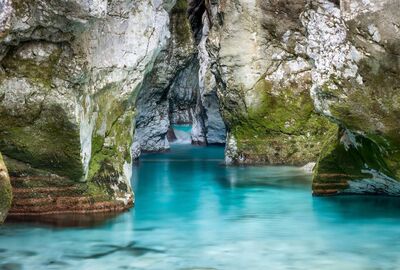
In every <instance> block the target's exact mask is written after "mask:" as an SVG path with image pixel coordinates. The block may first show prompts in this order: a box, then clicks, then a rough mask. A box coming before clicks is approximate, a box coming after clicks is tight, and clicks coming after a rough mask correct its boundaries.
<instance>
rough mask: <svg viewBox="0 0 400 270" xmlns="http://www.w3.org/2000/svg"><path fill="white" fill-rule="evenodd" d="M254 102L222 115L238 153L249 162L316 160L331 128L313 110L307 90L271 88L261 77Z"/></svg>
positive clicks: (290, 162) (298, 163) (294, 86)
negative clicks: (241, 108) (249, 105)
mask: <svg viewBox="0 0 400 270" xmlns="http://www.w3.org/2000/svg"><path fill="white" fill-rule="evenodd" d="M254 91H255V93H256V94H257V96H258V98H257V100H258V104H255V105H253V106H252V107H250V108H248V109H247V110H245V111H243V110H239V111H237V110H236V111H233V112H232V113H231V114H229V113H228V114H226V113H225V117H226V118H227V120H228V124H229V126H230V129H231V133H232V134H233V136H234V137H235V138H236V140H237V145H238V149H239V152H241V154H242V155H244V156H245V158H246V159H247V160H249V162H250V163H272V164H296V165H301V164H305V163H307V162H310V161H315V160H317V157H318V154H319V152H320V150H321V148H322V142H323V141H324V140H325V139H326V138H325V137H326V133H327V131H329V130H331V129H333V128H335V125H334V124H332V123H330V122H329V121H328V120H327V119H326V118H323V117H321V116H319V115H318V114H316V113H315V111H314V106H313V102H312V100H311V98H310V96H309V93H308V91H307V90H304V91H302V90H300V87H298V86H296V85H293V87H291V88H289V87H288V88H280V89H273V86H272V85H271V83H270V82H268V81H266V80H264V79H261V80H260V81H259V82H258V83H257V84H256V86H255V88H254Z"/></svg>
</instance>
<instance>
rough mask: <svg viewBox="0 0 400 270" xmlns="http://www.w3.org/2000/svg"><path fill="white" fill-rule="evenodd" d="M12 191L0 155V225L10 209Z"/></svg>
mask: <svg viewBox="0 0 400 270" xmlns="http://www.w3.org/2000/svg"><path fill="white" fill-rule="evenodd" d="M11 201H12V191H11V183H10V177H9V176H8V171H7V168H6V165H5V164H4V161H3V157H2V156H1V154H0V224H1V223H3V221H4V219H5V218H6V216H7V213H8V210H9V209H10V207H11Z"/></svg>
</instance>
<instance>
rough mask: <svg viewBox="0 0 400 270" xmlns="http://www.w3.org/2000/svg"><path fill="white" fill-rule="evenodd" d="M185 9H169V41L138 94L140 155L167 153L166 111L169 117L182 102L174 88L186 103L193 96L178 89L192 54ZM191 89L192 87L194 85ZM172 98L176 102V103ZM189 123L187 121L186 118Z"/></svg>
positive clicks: (182, 5) (183, 0) (182, 3)
mask: <svg viewBox="0 0 400 270" xmlns="http://www.w3.org/2000/svg"><path fill="white" fill-rule="evenodd" d="M187 7H188V6H187V2H186V0H179V1H177V3H176V5H175V7H174V8H173V9H172V11H171V25H170V32H171V38H170V39H169V41H168V43H167V45H166V46H165V47H164V48H163V49H162V51H161V52H160V54H159V55H158V56H157V58H156V60H155V62H154V66H153V68H152V70H151V71H150V72H149V73H148V74H146V77H145V79H144V81H143V84H142V85H141V87H140V90H139V94H138V99H137V103H136V106H137V116H136V130H135V141H136V142H138V143H139V144H140V146H141V149H142V150H144V151H163V150H167V149H169V141H168V138H167V132H168V129H169V127H170V109H171V108H172V112H171V113H172V114H174V107H175V110H176V107H177V106H176V105H178V104H179V103H180V102H179V100H181V101H183V100H184V99H185V98H183V100H182V99H181V98H180V97H179V96H176V92H175V91H174V87H175V88H177V87H178V88H179V87H180V89H181V90H182V95H183V96H185V95H186V96H187V95H189V97H188V99H189V100H191V99H192V97H190V96H191V95H192V93H195V89H191V88H189V89H187V88H186V90H188V92H189V93H186V94H185V87H181V86H182V83H180V82H179V80H180V79H179V76H181V75H182V74H181V73H182V72H186V73H188V72H190V70H189V69H190V68H191V66H190V62H191V60H193V57H194V54H195V43H194V39H193V36H192V32H191V27H190V23H189V20H188V17H187ZM185 69H186V71H184V70H185ZM185 79H186V78H185ZM189 86H191V85H189ZM193 86H194V87H196V84H194V85H193ZM174 93H175V94H174ZM173 97H175V98H176V99H175V101H176V102H174V99H173ZM181 103H182V102H181ZM183 103H184V102H183ZM189 104H190V102H189ZM174 105H175V106H174ZM188 113H190V111H189V112H188ZM175 117H176V114H175ZM189 119H190V117H188V118H187V120H189Z"/></svg>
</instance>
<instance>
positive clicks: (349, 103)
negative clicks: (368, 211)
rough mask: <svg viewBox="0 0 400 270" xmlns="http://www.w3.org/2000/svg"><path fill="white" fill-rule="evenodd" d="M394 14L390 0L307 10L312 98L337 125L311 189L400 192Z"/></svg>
mask: <svg viewBox="0 0 400 270" xmlns="http://www.w3.org/2000/svg"><path fill="white" fill-rule="evenodd" d="M398 14H399V3H398V1H393V0H384V1H361V0H360V1H358V0H343V1H341V3H340V7H339V6H337V5H334V4H332V3H330V2H328V1H319V2H318V4H317V5H315V6H314V7H313V8H311V9H310V10H308V11H307V12H306V13H305V14H304V19H303V22H304V25H305V26H306V27H307V29H308V33H309V34H310V37H309V45H308V47H309V48H308V54H309V56H310V57H311V58H312V59H313V60H314V62H315V65H316V67H315V69H314V70H313V87H312V89H311V93H312V96H313V99H314V101H315V104H316V106H317V108H318V110H319V111H321V112H322V113H323V114H324V115H326V116H329V117H330V118H332V119H334V121H336V122H338V123H340V125H341V126H342V128H341V130H340V131H339V133H338V134H333V135H332V139H331V143H330V144H329V143H328V144H327V145H326V146H325V148H324V150H323V152H322V154H321V157H320V160H319V162H318V165H317V170H316V175H315V179H314V192H315V193H316V194H336V193H356V194H360V193H373V194H388V195H399V194H400V192H399V187H400V183H399V182H398V181H399V179H400V171H399V168H400V166H399V165H400V162H399V161H400V159H399V158H400V155H399V150H400V148H399V147H400V144H399V143H400V141H399V138H400V136H399V133H400V128H399V121H400V120H399V119H400V118H399V116H400V114H399V109H400V107H399V97H400V96H399V95H400V92H399V91H398V90H399V88H398V85H399V83H400V79H399V78H400V77H399V74H400V69H399V54H400V47H399V44H400V35H399V33H400V29H399V25H400V18H399V16H398Z"/></svg>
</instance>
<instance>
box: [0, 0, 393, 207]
mask: <svg viewBox="0 0 400 270" xmlns="http://www.w3.org/2000/svg"><path fill="white" fill-rule="evenodd" d="M398 13H399V4H398V1H396V0H382V1H379V2H373V1H365V0H341V1H338V0H292V1H288V0H235V1H230V0H212V1H208V0H207V1H205V0H177V1H174V0H151V1H145V0H137V1H131V0H111V1H110V0H108V1H107V0H50V1H49V0H46V1H45V0H32V1H23V0H0V123H1V128H0V151H1V152H2V154H3V156H4V161H5V164H6V166H7V168H8V172H9V175H10V179H11V184H12V187H13V190H12V194H13V197H14V199H13V203H12V206H11V209H10V211H9V213H10V215H37V214H49V213H60V212H87V211H94V212H97V211H111V210H123V209H126V208H128V207H130V206H131V205H132V204H133V195H132V190H131V187H130V178H131V174H132V163H133V162H134V160H135V159H137V158H138V156H139V155H140V153H141V151H164V150H168V149H169V144H170V141H171V139H172V138H173V134H172V133H173V131H172V129H171V126H172V125H173V124H191V125H192V134H191V135H192V143H194V144H202V145H204V144H224V143H225V141H226V163H228V164H290V165H305V164H307V163H310V162H316V161H317V165H316V167H315V169H314V184H313V191H314V194H317V195H327V194H340V193H373V194H389V195H399V194H400V185H399V179H400V172H399V168H400V166H399V161H400V154H399V153H400V152H399V151H400V141H399V138H400V136H399V126H400V125H399V119H400V117H399V116H400V115H399V111H400V107H399V106H400V105H399V104H400V103H399V102H400V101H399V93H400V92H399V87H398V85H399V78H400V77H399V74H400V70H399V66H400V64H399V55H400V46H399V44H400V40H399V39H400V35H399V34H400V21H399V20H400V19H399V16H398V15H399V14H398ZM2 166H3V165H2ZM2 171H3V172H6V171H7V170H6V169H5V168H4V166H3V169H2ZM3 174H4V173H3ZM2 179H8V178H7V177H5V174H4V177H3V178H2ZM7 181H8V180H2V182H4V183H7ZM0 184H1V183H0ZM2 190H5V191H2ZM0 194H5V195H4V196H2V197H4V198H6V199H5V200H4V203H3V202H2V203H1V205H0V212H2V213H3V211H4V210H2V209H6V208H7V207H3V206H6V205H7V203H8V201H9V199H8V198H9V196H8V195H9V194H10V193H9V192H8V191H7V189H4V188H3V189H0ZM2 207H3V208H2ZM0 215H1V214H0Z"/></svg>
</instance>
